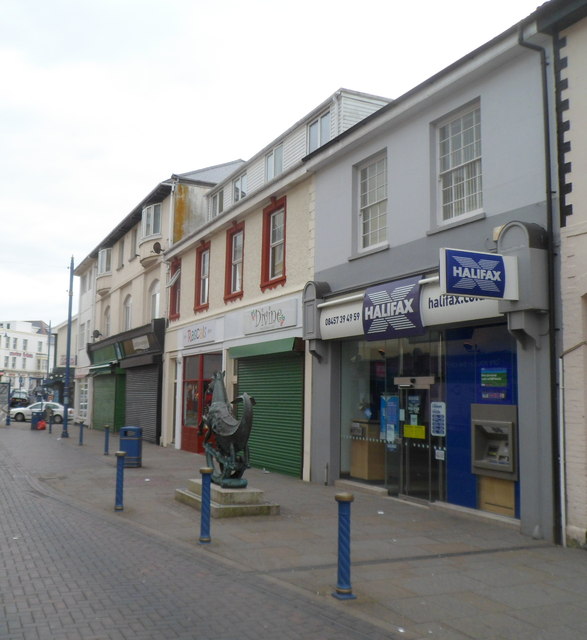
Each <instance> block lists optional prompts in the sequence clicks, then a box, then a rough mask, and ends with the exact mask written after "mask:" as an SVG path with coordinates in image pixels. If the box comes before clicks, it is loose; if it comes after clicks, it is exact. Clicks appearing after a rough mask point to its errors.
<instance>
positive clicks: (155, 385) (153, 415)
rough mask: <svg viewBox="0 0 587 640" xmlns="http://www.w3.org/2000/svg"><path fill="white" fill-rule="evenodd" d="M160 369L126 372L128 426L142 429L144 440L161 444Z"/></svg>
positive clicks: (152, 368)
mask: <svg viewBox="0 0 587 640" xmlns="http://www.w3.org/2000/svg"><path fill="white" fill-rule="evenodd" d="M159 386H160V385H159V367H158V366H149V367H132V368H130V369H127V370H126V425H125V426H128V427H142V429H143V440H146V441H147V442H153V443H155V444H158V443H159V438H160V436H161V418H160V404H159V396H160V388H159Z"/></svg>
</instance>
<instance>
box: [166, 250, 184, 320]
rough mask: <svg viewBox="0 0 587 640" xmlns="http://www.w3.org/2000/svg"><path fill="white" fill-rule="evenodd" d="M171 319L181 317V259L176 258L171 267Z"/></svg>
mask: <svg viewBox="0 0 587 640" xmlns="http://www.w3.org/2000/svg"><path fill="white" fill-rule="evenodd" d="M167 287H168V288H169V319H170V320H176V319H177V318H179V310H180V306H179V305H180V294H181V260H180V259H179V258H175V259H174V260H173V261H172V263H171V266H170V268H169V282H168V283H167Z"/></svg>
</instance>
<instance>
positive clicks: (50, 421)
mask: <svg viewBox="0 0 587 640" xmlns="http://www.w3.org/2000/svg"><path fill="white" fill-rule="evenodd" d="M49 433H53V414H51V415H50V416H49Z"/></svg>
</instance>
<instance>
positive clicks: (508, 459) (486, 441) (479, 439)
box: [471, 419, 518, 480]
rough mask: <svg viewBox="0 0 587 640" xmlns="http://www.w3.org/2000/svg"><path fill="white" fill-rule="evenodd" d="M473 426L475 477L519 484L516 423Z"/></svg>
mask: <svg viewBox="0 0 587 640" xmlns="http://www.w3.org/2000/svg"><path fill="white" fill-rule="evenodd" d="M471 424H472V433H471V436H472V447H471V453H472V461H471V471H472V473H475V474H477V475H486V476H493V477H496V478H504V479H509V480H517V474H518V470H517V464H516V459H517V452H516V440H517V437H516V430H515V426H516V425H515V423H514V422H508V421H502V420H485V419H473V420H472V423H471Z"/></svg>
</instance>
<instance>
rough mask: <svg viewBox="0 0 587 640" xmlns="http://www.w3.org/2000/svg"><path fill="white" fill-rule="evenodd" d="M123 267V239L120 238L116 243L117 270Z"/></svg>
mask: <svg viewBox="0 0 587 640" xmlns="http://www.w3.org/2000/svg"><path fill="white" fill-rule="evenodd" d="M122 267H124V238H121V239H120V240H119V242H118V268H119V269H122Z"/></svg>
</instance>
